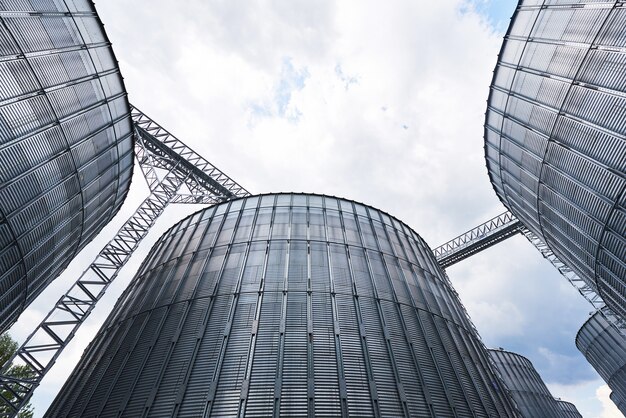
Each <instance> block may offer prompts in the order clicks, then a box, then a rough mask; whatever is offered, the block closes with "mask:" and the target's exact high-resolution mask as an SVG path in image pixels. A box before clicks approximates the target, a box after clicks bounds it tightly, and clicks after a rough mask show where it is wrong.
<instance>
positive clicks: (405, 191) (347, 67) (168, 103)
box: [11, 0, 621, 418]
mask: <svg viewBox="0 0 626 418" xmlns="http://www.w3.org/2000/svg"><path fill="white" fill-rule="evenodd" d="M516 3H517V2H516V1H514V0H474V1H462V0H446V1H444V0H438V1H426V0H422V1H410V0H407V1H400V0H391V1H385V2H381V1H376V2H374V1H347V0H342V1H330V0H329V1H324V0H321V1H316V2H312V1H304V0H301V1H295V0H289V1H272V0H262V1H255V2H250V1H242V0H212V1H200V0H197V1H191V0H189V1H186V2H185V3H184V6H181V3H179V2H174V1H163V0H151V1H148V0H145V1H133V2H128V1H123V0H107V1H100V2H98V3H97V4H96V6H97V9H98V12H99V13H100V16H101V19H102V21H103V22H104V24H105V28H106V30H107V33H108V35H109V38H110V40H111V42H112V43H113V47H114V51H115V53H116V55H117V59H118V60H119V62H120V67H121V71H122V74H123V76H124V77H125V83H126V88H127V91H128V94H129V98H130V101H131V102H132V103H133V104H134V105H135V106H137V107H138V108H139V109H141V110H142V111H143V112H145V113H146V114H147V115H149V116H150V117H151V118H153V119H155V120H156V121H158V122H159V123H160V124H161V125H162V126H164V127H165V128H166V129H168V130H169V131H170V132H172V133H173V134H175V135H176V136H177V137H178V138H179V139H181V140H182V141H184V142H185V143H186V144H188V145H189V146H190V147H192V148H193V149H195V150H196V151H198V152H199V153H200V154H202V155H203V156H204V157H205V158H207V159H208V160H209V161H211V162H212V163H213V164H215V165H216V166H218V167H219V168H220V169H222V170H223V171H224V172H225V173H227V174H228V175H229V176H231V177H232V178H234V179H235V180H236V181H238V182H239V183H240V184H241V185H242V186H244V187H245V188H246V189H248V190H249V191H250V192H252V193H263V192H278V191H298V192H316V193H324V194H330V195H337V196H341V197H345V198H349V199H354V200H357V201H361V202H364V203H367V204H370V205H372V206H375V207H377V208H380V209H382V210H385V211H387V212H389V213H390V214H392V215H394V216H396V217H398V218H399V219H402V220H403V221H405V222H406V223H407V224H409V225H410V226H412V227H413V228H414V229H415V230H416V231H417V232H418V233H419V234H420V235H422V236H423V237H424V238H425V239H426V241H427V242H428V243H429V244H430V245H431V246H432V247H435V246H437V245H439V244H441V243H443V242H445V241H447V240H449V239H451V238H453V237H454V236H456V235H458V234H460V233H462V232H464V231H466V230H467V229H470V228H471V227H473V226H475V225H477V224H479V223H481V222H483V221H485V220H487V219H489V218H490V217H493V216H495V215H497V214H499V213H501V212H503V211H504V210H505V209H504V207H503V206H502V205H501V203H500V202H499V200H498V199H497V197H496V195H495V193H494V191H493V189H492V188H491V185H490V183H489V179H488V176H487V171H486V168H485V162H484V157H483V120H484V112H485V107H486V99H487V95H488V91H489V84H490V81H491V76H492V71H493V67H494V65H495V63H496V57H497V54H498V51H499V48H500V44H501V41H502V36H503V35H504V32H505V31H506V28H507V26H508V21H509V16H510V15H511V14H512V12H513V9H514V7H515V4H516ZM137 171H138V170H137ZM142 181H143V180H142V179H141V178H138V177H135V181H134V183H133V186H132V188H131V194H130V195H129V198H128V199H127V202H126V204H125V206H124V208H123V210H122V212H121V216H118V217H117V218H116V221H114V222H113V223H112V224H111V225H109V226H108V227H107V229H106V230H105V232H104V233H103V234H101V236H100V237H99V239H98V240H96V242H94V243H93V244H92V245H90V246H89V247H88V248H87V249H86V250H85V251H83V253H81V255H80V256H79V257H78V259H77V260H76V261H75V262H74V263H72V264H71V266H70V267H69V268H68V270H67V271H66V273H65V274H64V275H63V276H62V277H61V278H59V279H58V280H57V281H55V283H53V284H52V285H51V286H50V287H49V288H48V289H47V290H46V291H45V292H44V293H43V294H42V296H41V297H40V298H39V299H38V300H37V301H36V302H35V303H34V304H33V305H31V308H29V309H28V310H27V312H25V314H24V315H23V316H22V318H21V319H20V321H19V322H18V324H17V325H16V326H14V327H13V328H12V330H11V333H12V334H13V336H14V337H16V338H17V339H18V340H21V339H23V338H24V337H25V336H26V335H27V334H28V333H29V332H30V331H31V330H32V328H33V327H34V326H35V324H36V323H38V322H39V320H40V319H41V318H42V317H43V315H44V314H45V313H46V312H47V311H48V310H49V309H50V308H51V306H52V304H53V303H54V301H56V300H57V298H58V297H59V295H60V294H61V293H62V292H63V291H64V290H65V289H66V288H67V287H68V286H69V283H71V282H72V281H73V280H74V279H75V278H76V276H77V275H78V274H79V273H80V272H81V271H82V270H83V269H85V268H86V267H87V265H88V264H89V262H90V261H91V259H92V258H93V257H94V254H95V252H97V251H98V250H99V249H100V248H101V247H102V246H103V245H104V244H105V243H106V242H107V241H108V240H109V239H110V237H111V236H112V235H113V233H114V232H115V230H116V229H117V228H118V227H119V226H120V225H121V223H122V222H123V220H124V219H125V217H127V216H128V215H129V214H130V213H132V211H133V210H134V208H135V207H136V206H137V205H138V202H140V201H141V200H142V199H143V198H144V197H145V196H146V194H147V191H146V190H147V189H146V187H145V186H144V185H143V184H142ZM197 209H199V207H197V206H196V207H193V206H180V205H178V206H176V207H170V208H169V209H168V211H167V212H166V214H165V215H164V216H162V219H161V220H160V221H159V223H158V224H157V225H156V227H155V228H154V229H153V231H152V232H151V233H150V235H149V237H148V238H147V239H146V240H145V241H144V243H143V244H142V247H141V249H140V250H139V251H138V252H137V254H136V256H135V257H134V258H133V259H132V260H131V262H130V263H129V265H128V268H126V269H125V270H124V271H123V272H122V274H121V275H120V277H119V279H118V281H117V282H116V283H115V284H113V285H112V286H111V288H110V290H109V292H108V293H107V295H106V296H105V299H103V301H102V302H101V303H100V306H98V307H97V308H96V310H95V311H94V313H93V314H92V316H91V317H90V319H89V320H88V322H87V323H86V324H85V325H84V326H83V327H82V328H81V330H80V331H79V333H78V334H77V336H76V338H75V339H74V341H73V342H72V344H71V345H70V347H68V349H66V351H65V352H64V354H63V356H62V357H61V358H60V359H59V361H58V362H57V366H55V368H54V369H53V370H52V371H51V373H50V374H49V375H48V376H47V377H46V378H45V379H44V381H43V383H42V386H41V387H40V388H39V389H38V390H37V392H36V394H35V396H34V398H33V403H34V405H35V408H36V409H35V412H36V414H35V415H36V416H41V415H42V414H43V413H44V411H45V409H46V408H47V406H48V405H49V403H50V402H51V401H52V399H53V398H54V396H55V395H56V393H57V392H58V390H59V389H60V386H61V385H62V384H63V381H64V380H65V378H66V377H67V375H68V374H69V373H70V371H71V369H72V368H73V367H74V365H75V363H76V362H77V361H78V358H79V357H80V355H81V353H82V351H83V350H84V348H85V347H86V345H87V343H88V342H89V340H90V339H91V338H92V337H93V335H94V334H95V332H97V330H98V328H99V327H100V325H101V324H102V322H103V321H104V319H105V318H106V315H107V314H108V311H109V310H110V309H111V306H112V305H113V303H114V302H115V300H116V299H117V297H118V296H119V294H120V292H121V291H122V289H123V288H124V286H125V285H126V284H127V283H128V281H129V280H130V278H131V277H132V274H133V273H134V271H135V270H136V268H137V267H138V265H139V263H140V262H141V259H142V258H143V257H144V256H145V254H146V253H147V251H148V250H149V248H150V246H151V245H152V244H153V243H154V242H155V241H156V239H157V238H158V237H159V236H160V234H161V233H163V232H164V231H165V230H166V229H167V228H169V227H170V226H171V225H173V224H174V223H175V222H177V221H178V220H179V219H181V217H182V216H184V215H186V214H188V213H190V212H192V211H195V210H197ZM448 274H449V276H450V279H451V280H452V282H453V284H454V285H455V287H456V289H457V291H458V292H459V294H460V296H461V299H462V300H463V302H464V304H465V306H466V307H467V309H468V311H469V314H470V316H471V317H472V319H473V321H474V323H475V324H476V327H477V328H478V330H479V332H480V334H481V336H482V338H483V340H484V342H485V344H486V345H487V346H488V347H503V348H505V349H507V350H510V351H514V352H517V353H520V354H522V355H524V356H526V357H528V358H529V359H531V361H532V362H533V363H534V365H535V367H536V368H537V369H538V370H539V372H540V374H541V375H542V377H543V378H544V380H545V381H546V383H547V384H548V386H549V387H550V389H551V391H552V393H553V395H555V396H557V397H561V398H563V399H566V400H568V401H571V402H574V403H575V404H576V405H577V407H578V409H579V410H580V412H581V413H582V414H583V416H585V417H586V418H587V417H588V418H593V417H601V418H609V417H620V416H621V414H619V412H617V409H616V408H615V407H614V406H613V404H612V403H611V402H610V401H609V400H608V394H609V391H608V388H607V387H606V386H604V385H603V381H602V380H601V379H600V378H599V376H598V375H597V374H596V373H595V371H594V370H593V369H592V368H591V366H589V364H588V363H587V362H586V360H585V359H584V358H583V357H582V355H581V354H580V353H579V352H578V350H577V349H576V347H575V345H574V337H575V335H576V332H577V331H578V329H579V328H580V326H581V325H582V323H583V322H584V321H585V320H586V319H587V317H588V314H589V311H590V310H591V306H590V305H589V304H588V303H587V302H585V301H584V299H582V297H581V296H580V295H579V294H578V293H577V291H576V290H575V289H574V288H573V287H571V285H569V284H568V283H567V281H566V280H565V279H564V278H563V277H561V276H560V275H559V274H558V272H557V271H556V270H555V269H553V268H552V266H551V265H550V264H549V263H548V262H547V261H545V260H543V259H542V257H541V255H540V254H539V253H538V252H537V251H536V250H535V249H534V247H532V245H531V244H530V243H529V242H528V241H526V240H525V238H523V237H521V236H517V237H515V238H512V239H509V240H508V241H505V242H504V243H502V244H500V245H498V246H496V247H493V248H491V249H489V250H487V251H484V252H482V253H481V254H479V255H476V256H474V257H472V258H471V259H468V260H465V261H463V262H461V263H459V264H457V265H455V266H453V267H450V268H449V269H448Z"/></svg>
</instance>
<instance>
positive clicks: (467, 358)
mask: <svg viewBox="0 0 626 418" xmlns="http://www.w3.org/2000/svg"><path fill="white" fill-rule="evenodd" d="M118 414H120V415H123V416H144V415H145V414H147V416H167V417H170V416H177V417H198V416H235V415H245V416H250V417H252V416H258V417H268V416H279V415H280V416H289V417H291V416H321V417H325V416H348V415H351V416H381V417H392V416H393V417H397V416H415V417H432V416H441V417H444V416H445V417H448V416H458V417H469V416H475V417H488V416H489V417H510V416H516V415H515V412H514V407H513V406H512V401H511V400H510V398H509V397H508V393H507V392H506V390H505V389H504V385H503V384H502V383H501V381H500V380H499V378H498V377H497V375H496V374H495V373H494V370H493V369H492V367H491V365H490V362H489V357H488V354H487V352H486V350H485V348H484V346H483V345H482V343H481V341H480V339H479V337H478V335H477V334H476V332H475V330H474V328H473V326H472V324H471V323H470V321H469V319H468V317H467V316H466V313H465V311H464V309H463V307H462V305H461V303H460V301H459V299H458V296H457V294H456V292H455V291H454V289H453V288H452V287H451V285H450V283H449V281H448V280H447V277H446V276H445V275H444V273H443V272H442V271H441V269H440V268H439V267H438V266H437V263H436V261H435V258H434V256H433V254H432V253H431V251H430V249H429V248H428V246H427V245H426V244H425V243H424V241H423V240H422V239H421V238H420V237H419V236H418V235H417V234H416V233H415V232H413V231H412V230H411V229H410V228H409V227H407V226H406V225H405V224H403V223H402V222H400V221H398V220H397V219H395V218H393V217H391V216H389V215H387V214H386V213H383V212H380V211H378V210H376V209H374V208H371V207H369V206H365V205H362V204H359V203H356V202H352V201H348V200H343V199H337V198H334V197H327V196H319V195H303V194H277V195H263V196H254V197H247V198H243V199H238V200H233V201H231V202H227V203H223V204H220V205H218V206H215V207H212V208H209V209H205V210H203V211H201V212H198V213H196V214H194V215H192V216H190V217H188V218H187V219H185V220H183V221H181V222H180V223H179V224H177V225H176V226H174V227H173V228H172V229H170V230H169V231H168V232H166V233H165V234H164V235H163V236H162V237H161V239H160V240H159V241H158V243H157V244H155V246H154V247H153V248H152V251H151V252H150V255H149V256H148V258H147V259H146V261H145V262H144V264H143V266H142V267H141V269H140V271H139V272H138V274H137V275H136V276H135V278H134V279H133V281H132V283H131V284H130V286H129V287H128V289H127V290H126V292H125V293H124V295H123V296H122V297H121V298H120V300H119V301H118V303H117V305H116V307H115V309H114V310H113V312H112V314H111V316H110V317H109V319H108V320H107V321H106V323H105V325H104V326H103V327H102V329H101V330H100V332H99V333H98V335H97V336H96V338H95V339H94V341H93V342H92V343H91V345H90V346H89V348H88V349H87V350H86V352H85V354H84V355H83V357H82V359H81V360H80V362H79V364H78V366H77V367H76V369H75V370H74V372H73V374H72V375H71V377H70V378H69V379H68V381H67V383H66V384H65V386H64V387H63V389H62V390H61V392H60V393H59V395H58V396H57V398H56V400H55V401H54V403H53V404H52V406H51V407H50V409H49V410H48V412H47V416H49V417H83V416H87V417H89V416H96V415H97V416H99V417H108V416H118Z"/></svg>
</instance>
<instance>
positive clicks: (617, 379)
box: [576, 311, 626, 409]
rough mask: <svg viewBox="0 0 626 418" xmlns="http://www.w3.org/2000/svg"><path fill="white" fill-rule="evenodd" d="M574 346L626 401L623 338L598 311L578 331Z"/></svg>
mask: <svg viewBox="0 0 626 418" xmlns="http://www.w3.org/2000/svg"><path fill="white" fill-rule="evenodd" d="M576 347H578V349H579V350H580V352H581V353H583V356H585V358H586V359H587V361H588V362H589V363H591V365H592V366H593V368H594V369H596V371H597V372H598V374H599V375H600V377H602V379H604V381H605V382H606V384H607V385H609V388H611V390H612V391H613V393H614V395H615V396H616V397H617V399H621V400H622V402H623V400H624V399H626V338H624V336H623V335H622V334H620V332H619V331H618V330H617V329H615V328H614V327H613V325H611V324H610V323H609V322H608V321H607V320H606V319H605V318H604V316H602V314H601V313H600V312H599V311H598V312H596V313H594V314H593V315H591V317H590V318H589V319H588V320H587V322H585V323H584V324H583V326H582V327H581V328H580V330H579V331H578V334H577V335H576ZM616 404H617V402H616ZM621 409H623V406H622V408H621Z"/></svg>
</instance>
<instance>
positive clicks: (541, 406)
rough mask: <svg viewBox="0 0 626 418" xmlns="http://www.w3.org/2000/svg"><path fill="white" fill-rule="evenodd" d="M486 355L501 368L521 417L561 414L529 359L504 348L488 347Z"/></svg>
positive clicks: (556, 416) (545, 417)
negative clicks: (493, 348)
mask: <svg viewBox="0 0 626 418" xmlns="http://www.w3.org/2000/svg"><path fill="white" fill-rule="evenodd" d="M489 355H490V356H491V358H492V359H493V360H494V362H495V364H496V367H497V368H498V370H499V371H500V375H501V376H502V380H504V383H505V384H506V386H507V387H508V388H509V391H510V393H511V396H512V397H513V399H514V400H515V403H516V404H517V408H518V409H519V411H520V412H521V414H522V417H524V418H535V417H542V418H559V417H561V413H560V410H559V408H558V405H557V402H556V400H555V399H554V397H553V396H552V394H551V393H550V391H549V390H548V388H547V386H546V384H545V383H544V382H543V379H541V376H540V375H539V373H537V370H535V367H534V366H533V364H532V363H531V362H530V360H528V359H527V358H526V357H524V356H521V355H519V354H516V353H511V352H510V351H504V350H489Z"/></svg>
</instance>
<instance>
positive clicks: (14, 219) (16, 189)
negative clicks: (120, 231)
mask: <svg viewBox="0 0 626 418" xmlns="http://www.w3.org/2000/svg"><path fill="white" fill-rule="evenodd" d="M0 19H1V21H0V332H2V331H4V330H6V329H7V328H8V327H9V326H10V325H11V324H12V323H13V322H14V321H15V320H16V319H17V316H18V315H19V313H20V312H21V311H22V310H23V309H24V307H25V306H26V305H28V304H29V303H30V302H32V300H33V299H34V298H35V297H36V296H37V295H38V294H39V293H40V292H41V291H42V290H43V289H44V288H45V287H46V286H47V285H48V284H49V283H50V281H52V280H53V279H54V278H55V277H56V276H58V275H59V274H60V272H61V271H63V269H65V267H66V266H67V265H68V263H69V262H70V260H71V259H72V258H73V256H74V255H75V254H76V253H77V252H78V251H80V249H82V248H83V247H84V246H85V245H86V244H87V243H89V241H90V240H91V239H92V238H93V237H94V236H95V235H96V234H97V233H98V232H99V231H100V230H101V229H102V227H103V226H104V225H106V223H107V222H108V221H109V220H110V219H111V218H112V217H113V216H114V215H115V213H116V212H117V211H118V209H119V208H120V206H121V205H122V203H123V201H124V198H125V196H126V193H127V191H128V188H129V185H130V181H131V174H132V163H133V155H132V148H133V140H132V136H131V121H130V115H129V113H130V109H129V106H128V102H127V99H126V92H125V90H124V85H123V82H122V78H121V76H120V74H119V69H118V66H117V62H116V60H115V57H114V56H113V52H112V51H111V47H110V44H109V42H108V40H107V38H106V35H105V33H104V30H103V27H102V24H101V22H100V20H99V19H98V16H97V14H96V12H95V10H94V8H93V5H92V3H91V2H88V1H66V2H59V1H37V2H35V1H33V2H29V1H2V2H0Z"/></svg>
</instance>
